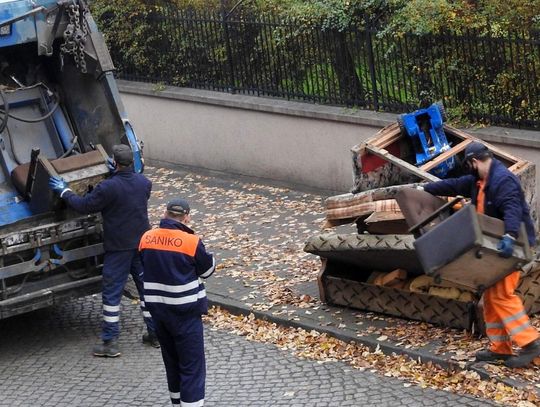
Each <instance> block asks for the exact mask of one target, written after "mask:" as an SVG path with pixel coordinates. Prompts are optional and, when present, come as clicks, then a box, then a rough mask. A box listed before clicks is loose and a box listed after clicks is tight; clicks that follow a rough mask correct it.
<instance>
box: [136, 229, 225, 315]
mask: <svg viewBox="0 0 540 407" xmlns="http://www.w3.org/2000/svg"><path fill="white" fill-rule="evenodd" d="M139 251H140V252H141V259H142V262H143V268H144V275H143V281H144V302H145V306H146V308H147V309H148V310H149V311H150V313H151V314H152V317H154V318H160V319H169V318H178V317H180V316H182V315H186V316H187V315H195V314H204V313H206V312H207V311H208V300H207V298H206V290H205V288H204V284H203V283H202V280H201V278H207V277H209V276H210V275H211V274H212V273H213V272H214V269H215V260H214V256H212V254H210V253H208V252H207V251H206V249H205V247H204V244H203V242H202V241H201V240H200V239H199V237H197V236H196V235H195V234H194V233H193V231H192V230H191V229H190V228H188V227H187V226H186V225H184V224H182V223H180V222H177V221H175V220H172V219H163V220H162V221H161V223H160V225H159V228H157V229H152V230H149V231H147V232H146V233H145V234H144V235H143V236H142V238H141V241H140V244H139Z"/></svg>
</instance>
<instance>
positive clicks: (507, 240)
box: [497, 234, 516, 259]
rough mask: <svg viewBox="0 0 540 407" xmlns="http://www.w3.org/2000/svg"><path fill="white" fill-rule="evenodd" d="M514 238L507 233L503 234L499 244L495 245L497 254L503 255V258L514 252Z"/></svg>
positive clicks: (510, 255)
mask: <svg viewBox="0 0 540 407" xmlns="http://www.w3.org/2000/svg"><path fill="white" fill-rule="evenodd" d="M515 243H516V239H514V238H513V237H512V236H510V235H509V234H505V235H504V236H503V237H502V239H501V241H500V242H499V244H498V245H497V250H498V251H499V256H501V257H504V258H505V259H507V258H509V257H512V253H513V252H514V244H515Z"/></svg>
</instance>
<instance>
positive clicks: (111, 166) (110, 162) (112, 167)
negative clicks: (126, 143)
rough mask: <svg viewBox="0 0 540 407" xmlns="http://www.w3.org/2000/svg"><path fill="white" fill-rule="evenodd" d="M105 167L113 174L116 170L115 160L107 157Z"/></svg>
mask: <svg viewBox="0 0 540 407" xmlns="http://www.w3.org/2000/svg"><path fill="white" fill-rule="evenodd" d="M107 168H108V169H109V173H110V174H114V173H115V172H116V162H115V161H114V159H113V158H111V157H108V158H107Z"/></svg>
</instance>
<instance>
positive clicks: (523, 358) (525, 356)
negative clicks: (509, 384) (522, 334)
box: [504, 339, 540, 369]
mask: <svg viewBox="0 0 540 407" xmlns="http://www.w3.org/2000/svg"><path fill="white" fill-rule="evenodd" d="M538 356H540V340H538V339H537V340H535V341H532V342H531V343H529V344H528V345H525V346H524V347H523V348H521V350H520V351H519V353H518V354H517V355H516V356H513V357H511V358H510V359H508V360H507V361H506V362H504V365H505V366H506V367H511V368H512V369H515V368H519V367H526V366H527V365H528V364H529V363H531V362H532V361H533V360H534V358H536V357H538Z"/></svg>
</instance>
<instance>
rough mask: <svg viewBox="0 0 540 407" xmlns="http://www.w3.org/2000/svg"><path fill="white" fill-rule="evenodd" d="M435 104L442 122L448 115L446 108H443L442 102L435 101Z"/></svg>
mask: <svg viewBox="0 0 540 407" xmlns="http://www.w3.org/2000/svg"><path fill="white" fill-rule="evenodd" d="M436 105H437V109H438V110H439V114H440V115H441V119H442V121H443V123H444V122H446V120H447V119H448V117H447V115H446V109H445V108H444V105H443V104H442V102H437V103H436Z"/></svg>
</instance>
